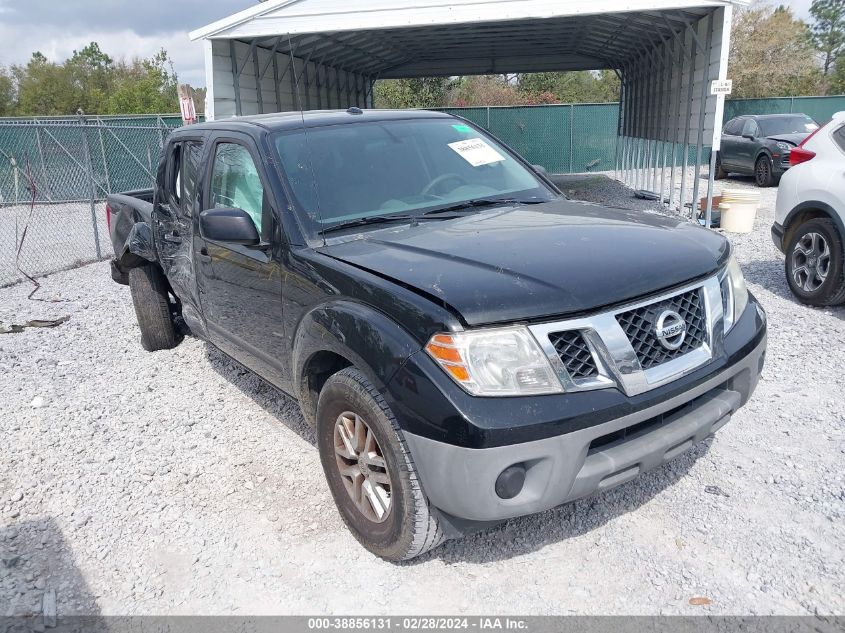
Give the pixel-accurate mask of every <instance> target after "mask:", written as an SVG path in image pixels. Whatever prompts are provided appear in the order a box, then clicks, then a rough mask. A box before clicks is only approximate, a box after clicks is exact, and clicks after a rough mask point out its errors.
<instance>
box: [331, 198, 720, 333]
mask: <svg viewBox="0 0 845 633" xmlns="http://www.w3.org/2000/svg"><path fill="white" fill-rule="evenodd" d="M319 250H320V252H322V253H324V254H326V255H328V256H330V257H333V258H336V259H338V260H341V261H344V262H347V263H349V264H352V265H354V266H357V267H359V268H361V269H364V270H367V271H370V272H373V273H375V274H378V275H380V276H382V277H384V278H387V279H390V280H392V281H394V282H397V283H400V284H402V285H404V286H406V287H409V288H411V289H413V290H415V291H417V292H420V293H423V294H426V295H428V296H429V297H431V298H433V299H435V300H437V301H438V302H442V303H444V304H446V305H447V306H449V307H451V308H452V309H453V310H455V311H457V312H458V313H459V314H460V316H461V317H462V318H463V320H464V322H465V323H466V324H468V325H481V324H486V323H496V322H505V321H520V320H530V319H537V318H542V317H547V316H562V315H571V314H576V313H581V312H587V311H590V310H594V309H597V308H601V307H603V306H608V305H611V304H616V303H620V302H623V301H626V300H629V299H634V298H636V297H639V296H642V295H646V294H649V293H653V292H657V291H660V290H663V289H667V288H671V287H673V286H677V285H680V284H683V283H685V282H688V281H691V280H693V279H696V278H699V277H702V276H705V275H707V274H709V273H712V272H714V271H715V270H717V269H718V268H719V267H720V266H721V265H722V264H723V263H724V261H725V259H726V258H727V256H728V252H729V246H728V242H727V241H726V240H725V239H724V238H722V237H721V236H719V235H717V234H716V233H713V232H711V231H707V230H705V229H702V228H699V227H696V226H694V225H692V224H690V223H688V222H685V221H680V220H675V219H672V218H667V217H664V216H660V215H656V214H645V213H640V212H632V211H627V210H622V209H609V208H606V207H602V206H599V205H594V204H590V203H584V202H574V201H570V200H559V201H553V202H549V203H544V204H540V205H532V206H507V207H497V208H495V209H490V210H485V211H483V212H480V213H473V214H470V215H467V216H463V217H461V218H457V219H450V220H429V221H423V222H420V223H419V224H417V225H403V226H389V227H387V228H384V229H377V230H369V231H365V232H363V233H360V234H357V235H354V236H344V237H342V238H335V239H334V240H332V241H330V242H328V243H327V244H326V245H325V246H324V247H321V248H320V249H319Z"/></svg>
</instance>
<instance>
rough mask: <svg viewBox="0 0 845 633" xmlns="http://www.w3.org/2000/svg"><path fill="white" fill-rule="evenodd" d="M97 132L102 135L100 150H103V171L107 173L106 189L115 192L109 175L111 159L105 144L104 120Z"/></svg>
mask: <svg viewBox="0 0 845 633" xmlns="http://www.w3.org/2000/svg"><path fill="white" fill-rule="evenodd" d="M97 132H98V134H99V136H100V152H102V154H103V171H104V172H105V174H106V191H108V192H109V193H114V192H113V191H112V190H111V176H110V175H109V159H108V156H106V144H105V142H103V124H102V122H100V124H99V125H98V126H97Z"/></svg>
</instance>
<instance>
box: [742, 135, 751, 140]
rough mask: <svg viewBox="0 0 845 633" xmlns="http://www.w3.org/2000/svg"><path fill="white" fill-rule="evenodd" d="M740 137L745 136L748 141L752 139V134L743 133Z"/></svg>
mask: <svg viewBox="0 0 845 633" xmlns="http://www.w3.org/2000/svg"><path fill="white" fill-rule="evenodd" d="M742 138H747V139H748V140H749V141H753V140H754V135H753V134H743V135H742Z"/></svg>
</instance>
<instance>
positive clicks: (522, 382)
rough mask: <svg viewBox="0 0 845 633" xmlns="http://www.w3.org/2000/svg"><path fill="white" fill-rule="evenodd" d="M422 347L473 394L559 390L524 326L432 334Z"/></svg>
mask: <svg viewBox="0 0 845 633" xmlns="http://www.w3.org/2000/svg"><path fill="white" fill-rule="evenodd" d="M425 349H426V351H427V352H428V354H429V355H430V356H431V357H432V358H433V359H434V360H435V361H437V363H438V364H439V365H440V366H441V367H442V368H443V369H444V370H445V371H446V373H447V374H449V376H451V377H452V379H453V380H454V381H455V382H457V383H458V384H459V385H460V386H461V387H463V388H464V389H466V390H467V391H468V392H469V393H471V394H472V395H474V396H524V395H537V394H548V393H562V392H563V387H562V386H561V384H560V381H559V380H558V379H557V376H556V375H555V372H554V370H553V369H552V367H551V365H550V364H549V360H548V359H547V358H546V355H545V354H544V353H543V350H542V349H541V348H540V345H539V344H538V343H537V341H536V340H535V339H534V337H533V336H532V335H531V333H530V332H529V331H528V329H527V328H525V327H519V326H517V327H502V328H489V329H483V330H470V331H467V332H455V333H452V334H435V335H434V336H432V337H431V340H430V341H429V342H428V345H426V346H425Z"/></svg>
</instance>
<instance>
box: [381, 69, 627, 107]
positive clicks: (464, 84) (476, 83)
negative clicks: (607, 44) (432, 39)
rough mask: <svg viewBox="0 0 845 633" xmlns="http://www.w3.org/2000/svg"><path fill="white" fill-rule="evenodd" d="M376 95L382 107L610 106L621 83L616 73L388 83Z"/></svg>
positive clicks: (523, 75) (383, 83)
mask: <svg viewBox="0 0 845 633" xmlns="http://www.w3.org/2000/svg"><path fill="white" fill-rule="evenodd" d="M375 95H376V107H379V108H438V107H446V106H449V107H464V106H488V105H491V106H493V105H499V106H508V105H536V104H543V103H606V102H612V101H617V100H618V99H619V79H618V78H617V77H616V73H614V72H613V71H612V70H601V71H588V70H585V71H580V72H560V73H531V74H521V75H478V76H467V77H454V78H451V79H449V78H445V77H425V78H420V79H387V80H381V81H379V82H377V83H376V89H375Z"/></svg>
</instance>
